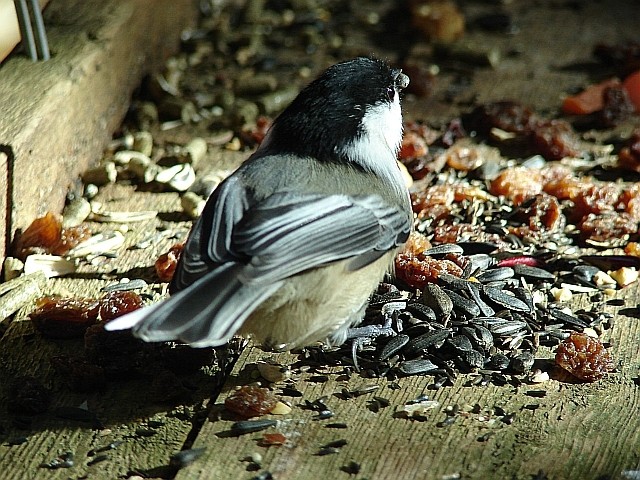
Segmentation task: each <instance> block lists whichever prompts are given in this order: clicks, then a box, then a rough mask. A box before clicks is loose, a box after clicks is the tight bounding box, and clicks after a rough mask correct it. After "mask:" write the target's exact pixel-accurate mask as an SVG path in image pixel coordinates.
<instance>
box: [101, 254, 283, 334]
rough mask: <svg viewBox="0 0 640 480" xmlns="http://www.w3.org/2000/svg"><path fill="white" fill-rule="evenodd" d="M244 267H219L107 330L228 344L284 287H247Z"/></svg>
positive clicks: (106, 327) (270, 285)
mask: <svg viewBox="0 0 640 480" xmlns="http://www.w3.org/2000/svg"><path fill="white" fill-rule="evenodd" d="M242 268H243V266H242V265H238V264H235V263H228V264H224V265H220V266H219V267H218V268H216V269H215V270H213V271H212V272H209V273H208V274H207V275H205V276H203V277H202V278H200V279H199V280H197V281H196V282H194V283H193V284H192V285H191V286H189V287H188V288H186V289H184V290H181V291H179V292H177V293H175V294H174V295H172V296H171V297H169V298H168V299H167V300H165V301H162V302H159V303H156V304H153V305H150V306H148V307H144V308H142V309H139V310H135V311H134V312H131V313H129V314H127V315H123V316H122V317H119V318H117V319H115V320H113V321H111V322H109V323H107V324H106V325H105V329H106V330H124V329H127V328H132V329H133V333H134V335H136V336H137V337H140V338H141V339H143V340H145V341H148V342H162V341H169V340H181V341H183V342H185V343H189V344H190V345H191V346H193V347H212V346H218V345H223V344H224V343H226V342H228V341H229V339H230V338H231V337H232V336H233V335H234V334H235V333H236V331H237V330H238V329H239V328H240V326H241V325H242V323H243V322H244V321H245V320H246V318H247V317H248V316H249V315H250V314H251V313H252V312H253V311H254V310H255V309H256V307H257V306H259V305H260V303H261V302H262V301H264V300H265V299H267V298H268V297H269V296H271V295H272V294H273V292H275V291H276V290H277V289H278V288H279V287H280V284H281V283H282V282H271V283H270V284H266V285H255V284H252V285H244V284H243V283H242V282H241V281H240V280H239V276H240V273H241V270H242Z"/></svg>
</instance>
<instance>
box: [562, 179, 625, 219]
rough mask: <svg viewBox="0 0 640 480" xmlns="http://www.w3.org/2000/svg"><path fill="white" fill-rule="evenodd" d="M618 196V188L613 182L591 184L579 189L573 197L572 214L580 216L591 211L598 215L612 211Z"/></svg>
mask: <svg viewBox="0 0 640 480" xmlns="http://www.w3.org/2000/svg"><path fill="white" fill-rule="evenodd" d="M619 198H620V189H619V188H618V187H617V186H616V185H614V184H613V183H603V184H599V185H595V184H594V185H591V186H589V187H588V188H585V189H583V190H581V191H580V192H579V193H578V194H577V195H576V196H575V198H574V199H573V203H574V204H575V207H574V210H573V214H574V215H575V216H576V217H577V218H582V217H584V216H585V215H588V214H591V213H593V214H596V215H598V214H601V213H605V212H613V211H614V210H615V207H616V204H617V203H618V199H619Z"/></svg>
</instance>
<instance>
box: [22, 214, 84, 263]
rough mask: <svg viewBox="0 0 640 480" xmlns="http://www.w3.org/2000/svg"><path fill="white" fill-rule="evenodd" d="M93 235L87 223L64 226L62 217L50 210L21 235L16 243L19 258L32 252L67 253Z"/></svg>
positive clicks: (23, 257)
mask: <svg viewBox="0 0 640 480" xmlns="http://www.w3.org/2000/svg"><path fill="white" fill-rule="evenodd" d="M89 237H91V231H90V230H89V227H87V226H86V225H79V226H77V227H69V228H62V217H61V216H60V215H56V214H55V213H52V212H48V213H47V214H46V215H45V216H44V217H40V218H36V219H35V220H34V221H33V222H32V223H31V225H29V226H28V227H27V228H26V230H25V231H24V232H23V233H22V235H20V238H19V239H18V242H17V244H16V251H17V256H18V258H21V259H25V258H26V257H27V256H28V255H30V254H32V253H44V254H53V255H65V254H66V253H67V252H68V251H69V250H71V249H72V248H73V247H75V246H76V245H78V244H79V243H81V242H83V241H84V240H86V239H88V238H89Z"/></svg>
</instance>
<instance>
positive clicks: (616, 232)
mask: <svg viewBox="0 0 640 480" xmlns="http://www.w3.org/2000/svg"><path fill="white" fill-rule="evenodd" d="M578 228H579V230H580V235H581V237H582V238H583V239H584V240H593V241H596V242H605V241H608V240H611V239H613V238H617V239H621V238H623V237H624V236H625V235H630V234H632V233H635V232H637V231H638V221H637V220H636V219H634V218H632V217H631V215H629V214H628V213H626V212H621V213H616V212H607V213H601V214H598V215H596V214H594V213H590V214H588V215H587V216H585V217H584V218H583V219H582V220H581V221H580V222H579V223H578Z"/></svg>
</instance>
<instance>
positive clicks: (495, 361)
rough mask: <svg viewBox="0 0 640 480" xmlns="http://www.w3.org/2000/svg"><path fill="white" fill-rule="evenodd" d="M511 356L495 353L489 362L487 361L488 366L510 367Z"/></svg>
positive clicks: (494, 367)
mask: <svg viewBox="0 0 640 480" xmlns="http://www.w3.org/2000/svg"><path fill="white" fill-rule="evenodd" d="M510 362H511V361H510V360H509V357H507V356H506V355H505V354H504V353H495V354H493V355H491V357H490V358H489V362H488V363H487V367H488V368H493V369H495V370H505V369H506V368H508V367H509V363H510Z"/></svg>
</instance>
